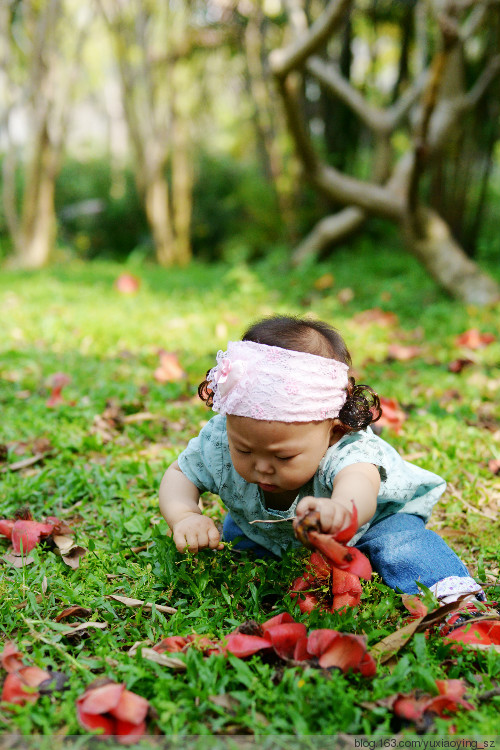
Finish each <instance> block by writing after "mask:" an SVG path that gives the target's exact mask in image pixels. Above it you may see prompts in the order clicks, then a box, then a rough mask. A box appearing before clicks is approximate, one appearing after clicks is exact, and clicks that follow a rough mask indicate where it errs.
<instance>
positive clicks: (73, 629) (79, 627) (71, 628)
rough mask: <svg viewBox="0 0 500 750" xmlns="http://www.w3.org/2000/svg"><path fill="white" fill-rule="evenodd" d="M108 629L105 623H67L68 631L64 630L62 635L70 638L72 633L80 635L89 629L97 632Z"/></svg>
mask: <svg viewBox="0 0 500 750" xmlns="http://www.w3.org/2000/svg"><path fill="white" fill-rule="evenodd" d="M107 627H108V623H107V622H71V623H68V630H64V631H63V632H62V635H65V636H66V637H70V636H72V635H73V634H74V633H81V632H82V631H85V630H88V629H89V628H96V629H97V630H104V628H107Z"/></svg>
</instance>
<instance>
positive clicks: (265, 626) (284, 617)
mask: <svg viewBox="0 0 500 750" xmlns="http://www.w3.org/2000/svg"><path fill="white" fill-rule="evenodd" d="M286 622H295V620H294V619H293V617H292V615H290V614H288V612H282V613H281V614H280V615H275V616H274V617H271V619H270V620H266V621H265V622H263V623H262V625H261V627H262V630H263V631H264V633H265V632H266V630H269V628H273V627H274V626H275V625H283V624H284V623H286Z"/></svg>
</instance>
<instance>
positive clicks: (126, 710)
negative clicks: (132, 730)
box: [109, 690, 149, 734]
mask: <svg viewBox="0 0 500 750" xmlns="http://www.w3.org/2000/svg"><path fill="white" fill-rule="evenodd" d="M148 710H149V702H148V701H147V700H146V699H145V698H141V696H140V695H136V694H135V693H132V692H131V691H130V690H124V691H123V692H122V694H121V696H120V700H119V701H118V704H117V705H116V706H115V707H114V708H111V709H110V711H109V713H110V714H111V715H112V716H114V717H115V719H119V720H120V721H121V722H126V723H129V724H141V723H142V722H143V721H144V719H145V718H146V716H147V713H148ZM117 734H120V732H117ZM126 734H128V732H126Z"/></svg>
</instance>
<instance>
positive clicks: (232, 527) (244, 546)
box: [222, 513, 275, 557]
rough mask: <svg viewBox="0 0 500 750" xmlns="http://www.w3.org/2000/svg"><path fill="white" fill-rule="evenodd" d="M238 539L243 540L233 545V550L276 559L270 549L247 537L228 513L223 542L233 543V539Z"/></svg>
mask: <svg viewBox="0 0 500 750" xmlns="http://www.w3.org/2000/svg"><path fill="white" fill-rule="evenodd" d="M237 537H242V538H241V539H239V541H237V542H236V543H235V544H233V549H239V550H245V551H249V552H253V554H254V555H255V557H275V556H274V555H273V553H272V552H270V551H269V550H268V549H266V548H265V547H262V545H260V544H258V543H257V542H254V541H253V540H252V539H249V537H247V536H245V534H244V533H243V532H242V530H241V529H240V527H239V526H238V524H237V523H235V522H234V521H233V519H232V518H231V516H230V515H229V513H228V514H227V515H226V517H225V518H224V524H223V526H222V541H223V542H232V541H233V539H236V538H237Z"/></svg>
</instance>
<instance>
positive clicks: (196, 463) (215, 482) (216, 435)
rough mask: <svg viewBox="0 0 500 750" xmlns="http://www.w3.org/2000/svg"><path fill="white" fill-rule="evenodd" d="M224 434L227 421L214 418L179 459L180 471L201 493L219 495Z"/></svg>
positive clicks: (217, 417)
mask: <svg viewBox="0 0 500 750" xmlns="http://www.w3.org/2000/svg"><path fill="white" fill-rule="evenodd" d="M221 421H222V424H221ZM224 434H225V420H224V419H223V418H221V417H220V416H219V415H218V416H216V417H213V418H212V419H211V420H210V421H209V422H208V423H207V424H206V425H205V426H204V427H203V428H202V430H201V432H200V433H199V435H198V436H197V437H195V438H193V439H192V440H190V441H189V443H188V444H187V447H186V449H185V450H184V451H182V453H181V454H180V456H179V457H178V459H177V462H178V464H179V469H180V470H181V471H182V473H183V474H184V475H185V476H186V477H187V478H188V479H189V481H190V482H192V483H193V484H194V485H196V487H198V489H199V490H200V492H213V493H215V494H218V493H219V487H220V484H221V479H222V449H223V437H224Z"/></svg>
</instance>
